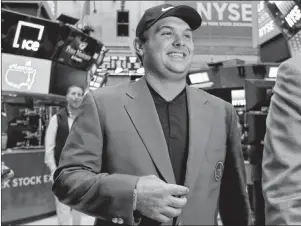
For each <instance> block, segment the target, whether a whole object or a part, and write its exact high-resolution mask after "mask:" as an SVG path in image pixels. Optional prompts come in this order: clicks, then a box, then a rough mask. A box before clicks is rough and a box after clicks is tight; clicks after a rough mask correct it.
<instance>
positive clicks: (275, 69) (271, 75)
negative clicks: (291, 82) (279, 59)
mask: <svg viewBox="0 0 301 226" xmlns="http://www.w3.org/2000/svg"><path fill="white" fill-rule="evenodd" d="M277 72H278V67H270V69H269V78H276V77H277Z"/></svg>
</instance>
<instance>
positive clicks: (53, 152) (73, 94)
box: [45, 85, 84, 225]
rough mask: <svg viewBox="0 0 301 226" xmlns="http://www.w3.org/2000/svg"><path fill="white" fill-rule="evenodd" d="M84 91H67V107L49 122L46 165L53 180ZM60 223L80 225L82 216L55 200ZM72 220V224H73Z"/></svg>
mask: <svg viewBox="0 0 301 226" xmlns="http://www.w3.org/2000/svg"><path fill="white" fill-rule="evenodd" d="M83 95H84V89H83V88H82V87H80V86H77V85H72V86H70V87H69V88H68V90H67V95H66V99H67V107H65V108H63V109H61V110H60V111H58V112H57V113H56V114H55V115H53V116H52V118H51V119H50V121H49V125H48V128H47V132H46V136H45V163H46V165H47V166H48V167H49V169H50V171H51V178H53V173H54V171H55V169H56V168H57V166H58V162H59V159H60V155H61V151H62V149H63V147H64V145H65V142H66V140H67V137H68V135H69V131H70V129H71V126H72V124H73V120H74V117H75V115H76V114H77V111H78V108H79V107H80V105H81V103H82V100H83ZM55 202H56V212H57V217H58V223H59V224H60V225H72V224H73V225H80V222H81V214H80V213H79V212H77V211H75V210H72V209H71V208H70V207H68V206H66V205H64V204H63V203H61V202H59V201H58V199H57V198H55ZM71 219H72V224H71V222H70V221H71Z"/></svg>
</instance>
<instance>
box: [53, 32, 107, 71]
mask: <svg viewBox="0 0 301 226" xmlns="http://www.w3.org/2000/svg"><path fill="white" fill-rule="evenodd" d="M102 46H103V44H102V43H101V42H99V41H97V40H95V39H93V38H91V37H89V36H88V35H86V34H84V33H82V32H79V31H78V30H76V29H75V28H72V27H69V36H68V38H67V40H65V43H64V45H63V47H62V50H61V52H60V53H59V54H58V56H56V57H55V59H54V60H56V61H58V62H60V63H63V64H67V65H69V66H71V67H74V68H77V69H81V70H85V71H87V70H88V69H89V68H90V67H91V65H92V64H93V63H95V62H96V61H97V60H98V58H99V56H100V52H101V50H102Z"/></svg>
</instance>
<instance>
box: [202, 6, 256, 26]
mask: <svg viewBox="0 0 301 226" xmlns="http://www.w3.org/2000/svg"><path fill="white" fill-rule="evenodd" d="M197 11H198V13H199V14H200V15H201V16H202V17H203V18H205V19H206V20H207V21H211V20H214V18H213V15H215V14H217V20H218V21H224V20H225V19H227V20H230V21H233V22H236V21H243V22H252V4H246V3H240V4H238V3H226V2H206V3H205V2H197Z"/></svg>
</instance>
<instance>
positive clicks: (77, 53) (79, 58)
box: [65, 45, 92, 62]
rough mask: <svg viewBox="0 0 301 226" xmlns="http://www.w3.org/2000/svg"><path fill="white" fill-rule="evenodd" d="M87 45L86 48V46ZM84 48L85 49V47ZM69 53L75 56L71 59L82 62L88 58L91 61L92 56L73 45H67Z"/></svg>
mask: <svg viewBox="0 0 301 226" xmlns="http://www.w3.org/2000/svg"><path fill="white" fill-rule="evenodd" d="M86 47H87V46H85V47H84V48H86ZM80 48H83V46H81V47H80ZM84 48H83V49H84ZM65 51H66V52H67V53H70V54H72V55H74V56H71V59H73V60H75V61H78V62H82V60H86V61H89V60H91V58H92V57H91V56H89V55H87V54H85V53H83V52H82V51H81V50H79V49H78V50H75V49H73V48H72V47H71V46H69V45H68V46H67V48H66V50H65Z"/></svg>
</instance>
